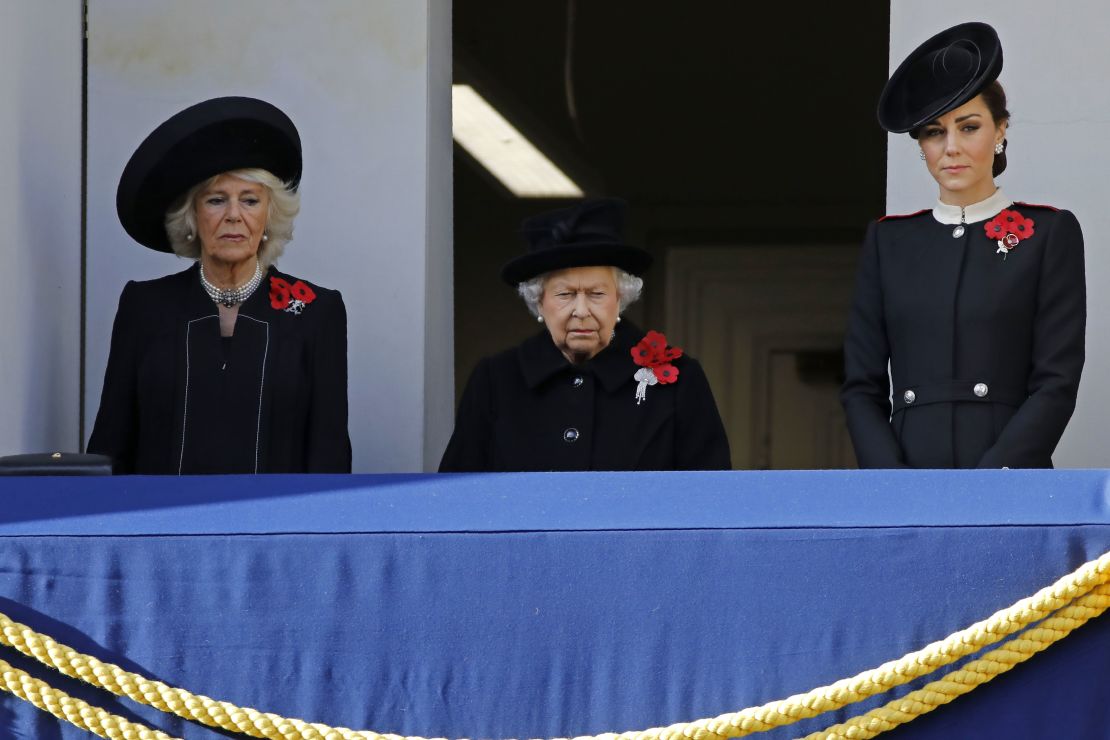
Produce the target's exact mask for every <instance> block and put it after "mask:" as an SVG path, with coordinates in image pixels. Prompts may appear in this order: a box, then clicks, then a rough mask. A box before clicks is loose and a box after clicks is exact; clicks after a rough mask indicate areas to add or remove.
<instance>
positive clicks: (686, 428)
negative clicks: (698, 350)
mask: <svg viewBox="0 0 1110 740" xmlns="http://www.w3.org/2000/svg"><path fill="white" fill-rule="evenodd" d="M681 362H682V365H681V368H680V370H679V373H680V374H679V376H678V381H677V388H676V390H677V391H678V399H677V405H678V408H677V424H676V428H675V448H676V449H675V463H676V465H675V468H676V469H677V470H732V458H731V455H730V453H729V448H728V435H727V434H726V433H725V425H724V424H723V423H722V422H721V415H720V413H718V411H717V403H716V402H715V401H714V400H713V391H712V390H711V389H710V388H709V379H708V378H706V377H705V371H704V370H702V367H701V364H700V363H699V362H698V361H697V360H695V359H694V358H692V357H686V358H683V360H682V361H681Z"/></svg>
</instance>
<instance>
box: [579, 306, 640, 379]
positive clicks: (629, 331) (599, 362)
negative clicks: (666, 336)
mask: <svg viewBox="0 0 1110 740" xmlns="http://www.w3.org/2000/svg"><path fill="white" fill-rule="evenodd" d="M643 336H644V332H642V331H640V329H639V327H637V326H636V325H635V324H633V323H632V322H631V321H627V320H625V321H621V323H619V324H617V333H616V336H614V337H613V341H611V342H610V343H609V346H608V347H606V348H605V349H603V350H601V351H600V352H598V353H597V356H596V357H594V358H593V359H592V360H591V361H590V362H591V364H592V365H593V370H594V374H595V375H597V379H598V380H599V381H600V382H601V385H602V387H603V388H605V390H606V392H608V393H613V392H614V391H616V390H617V389H618V388H620V387H621V385H623V384H624V383H629V382H631V381H632V379H633V377H632V376H634V375H635V374H636V370H637V365H636V363H635V362H633V361H632V348H633V347H634V346H635V345H636V342H638V341H640V340H641V339H642V338H643Z"/></svg>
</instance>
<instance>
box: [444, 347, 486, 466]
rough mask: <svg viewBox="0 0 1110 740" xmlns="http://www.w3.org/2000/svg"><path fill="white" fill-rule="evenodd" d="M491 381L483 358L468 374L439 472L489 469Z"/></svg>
mask: <svg viewBox="0 0 1110 740" xmlns="http://www.w3.org/2000/svg"><path fill="white" fill-rule="evenodd" d="M492 398H493V382H492V379H491V377H490V361H489V358H485V359H483V360H482V361H481V362H479V363H478V366H477V367H475V368H474V372H473V373H471V374H470V379H469V380H467V381H466V388H465V389H464V390H463V394H462V399H461V400H460V401H459V410H458V413H457V414H455V429H454V431H453V432H452V433H451V440H450V441H449V442H448V443H447V449H446V450H444V451H443V458H442V459H441V460H440V461H439V472H441V473H482V472H490V471H491V470H492V464H493V461H492V460H490V452H489V450H490V441H491V438H492V435H493V412H492V409H491V402H492Z"/></svg>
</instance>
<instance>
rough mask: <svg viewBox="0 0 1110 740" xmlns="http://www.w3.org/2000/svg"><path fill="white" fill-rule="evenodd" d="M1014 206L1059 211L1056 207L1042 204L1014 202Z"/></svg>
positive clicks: (1022, 201)
mask: <svg viewBox="0 0 1110 740" xmlns="http://www.w3.org/2000/svg"><path fill="white" fill-rule="evenodd" d="M1014 205H1015V206H1024V207H1026V208H1047V209H1048V210H1050V211H1059V210H1060V209H1059V208H1057V207H1056V206H1050V205H1045V204H1044V203H1026V202H1025V201H1024V200H1015V201H1014Z"/></svg>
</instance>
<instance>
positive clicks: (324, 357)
mask: <svg viewBox="0 0 1110 740" xmlns="http://www.w3.org/2000/svg"><path fill="white" fill-rule="evenodd" d="M300 177H301V143H300V137H299V136H298V134H297V130H296V128H295V127H294V126H293V122H292V121H290V120H289V118H288V117H287V116H286V115H285V114H284V113H283V112H282V111H280V110H278V109H277V108H275V107H274V106H272V105H270V104H269V103H266V102H264V101H261V100H255V99H252V98H217V99H214V100H208V101H205V102H203V103H199V104H197V105H194V106H192V107H190V108H187V109H185V110H184V111H181V112H180V113H178V114H176V115H175V116H173V117H172V118H170V119H169V120H168V121H166V122H165V123H163V124H162V125H161V126H159V127H158V128H157V129H156V130H155V131H154V132H153V133H152V134H151V135H150V136H149V137H147V139H146V140H145V141H144V142H143V143H142V144H141V145H140V146H139V148H138V150H137V151H136V152H135V153H134V155H133V156H132V157H131V160H130V161H129V162H128V164H127V166H126V168H125V169H124V171H123V175H122V177H121V178H120V184H119V190H118V192H117V198H116V205H117V210H118V212H119V217H120V222H121V223H122V224H123V227H124V229H126V231H127V232H128V234H130V235H131V236H132V237H133V238H134V239H135V240H136V241H137V242H139V243H140V244H142V245H143V246H146V247H149V248H151V249H155V250H158V251H162V252H169V251H173V252H176V253H177V254H178V255H179V256H181V257H186V258H189V259H192V260H195V263H194V264H193V265H192V266H191V267H189V268H188V269H187V270H185V271H183V272H179V273H177V274H175V275H169V276H166V277H163V278H159V279H157V280H150V281H145V282H129V283H128V284H127V286H126V287H125V288H124V289H123V294H122V295H121V296H120V302H119V309H118V311H117V313H116V320H115V325H114V327H113V329H112V345H111V350H110V353H109V356H108V367H107V370H106V372H105V375H104V389H103V392H102V393H101V397H100V410H99V412H98V413H97V415H96V423H95V425H94V426H93V432H92V437H91V438H90V439H89V445H88V450H89V452H93V453H101V454H105V455H109V456H111V457H112V459H113V461H114V463H115V467H116V470H117V472H124V473H148V474H149V473H154V474H182V473H284V472H290V473H293V472H350V470H351V443H350V439H349V437H348V434H347V317H346V312H345V310H344V307H343V299H342V298H341V297H340V295H339V293H338V292H336V291H333V290H328V289H326V288H322V287H320V286H319V285H315V284H313V283H309V282H307V281H305V280H300V279H298V278H295V277H293V276H291V275H287V274H285V273H281V272H278V271H277V269H276V268H275V267H274V262H275V261H276V260H277V258H278V257H279V256H280V255H281V253H282V250H283V248H284V246H285V244H286V242H288V241H289V240H290V239H291V238H292V234H293V218H294V216H296V214H297V212H298V210H299V203H300V200H299V194H298V193H297V185H298V183H299V181H300Z"/></svg>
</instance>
